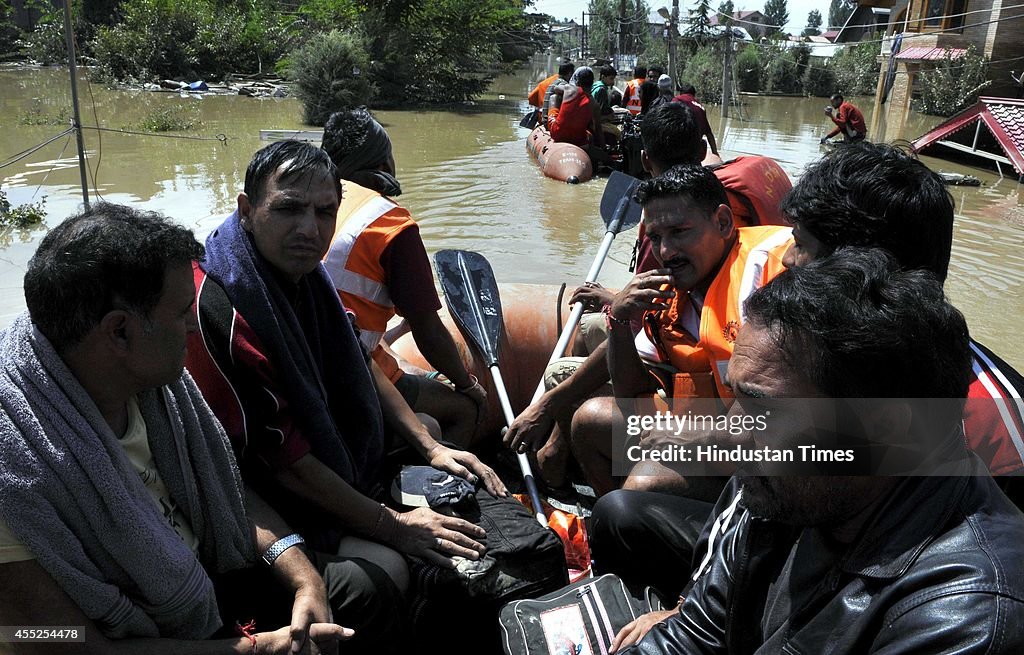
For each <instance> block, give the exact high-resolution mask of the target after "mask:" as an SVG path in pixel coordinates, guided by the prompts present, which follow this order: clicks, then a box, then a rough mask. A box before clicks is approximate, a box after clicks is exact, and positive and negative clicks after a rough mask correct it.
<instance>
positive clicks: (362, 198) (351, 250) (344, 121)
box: [322, 107, 487, 446]
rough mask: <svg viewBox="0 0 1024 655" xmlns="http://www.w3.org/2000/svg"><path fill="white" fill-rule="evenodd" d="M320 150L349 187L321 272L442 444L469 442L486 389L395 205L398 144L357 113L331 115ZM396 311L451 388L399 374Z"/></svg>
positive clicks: (414, 228)
mask: <svg viewBox="0 0 1024 655" xmlns="http://www.w3.org/2000/svg"><path fill="white" fill-rule="evenodd" d="M322 147H323V149H324V150H325V151H326V152H327V154H328V155H330V157H331V160H332V161H333V162H334V164H335V166H337V167H338V174H339V176H340V177H341V179H342V184H343V185H344V194H343V195H342V199H341V205H340V207H339V208H338V225H337V228H336V229H335V233H334V238H333V240H332V241H331V247H330V249H329V250H328V251H327V255H326V256H325V257H324V266H326V268H327V272H328V273H329V274H330V276H331V279H332V280H333V281H334V286H335V287H336V288H337V289H338V293H339V294H340V295H341V301H342V304H344V305H345V307H346V308H348V309H350V310H352V311H354V312H355V322H356V326H358V327H359V331H360V334H359V339H360V341H361V342H362V344H363V346H364V347H365V348H366V349H367V350H368V351H369V352H370V353H371V356H372V357H373V359H374V361H375V362H377V364H378V365H379V366H380V367H381V370H383V371H384V373H385V374H386V375H387V376H388V378H389V379H390V380H391V382H392V383H394V385H395V387H396V388H397V389H398V391H399V392H401V394H402V397H403V398H405V400H406V402H407V403H408V404H409V406H410V407H411V408H412V409H413V410H414V411H416V412H422V413H424V414H428V415H430V416H432V417H433V418H435V419H436V420H437V421H438V423H440V425H441V430H442V434H443V435H444V437H445V439H447V440H449V441H451V442H453V443H455V444H458V445H460V446H470V445H471V444H472V442H473V439H474V437H475V436H476V435H475V432H476V426H477V424H478V421H479V419H481V418H483V416H484V408H485V407H486V403H487V393H486V392H485V391H484V389H483V387H481V386H480V384H479V383H478V382H477V381H476V378H474V377H473V376H472V375H470V374H469V372H468V371H466V368H465V366H463V363H462V360H461V359H460V358H459V353H458V351H457V350H456V348H455V342H454V341H453V340H452V337H451V334H450V333H449V332H448V330H446V329H445V327H444V325H443V324H442V323H441V319H440V317H439V316H438V315H437V311H438V310H439V309H441V301H440V300H439V299H438V296H437V291H436V290H435V288H434V276H433V272H432V271H431V269H430V261H429V260H428V259H427V252H426V249H425V248H424V246H423V240H422V239H421V238H420V230H419V226H418V225H416V222H415V221H414V220H413V219H412V217H411V216H410V215H409V212H408V211H406V210H405V208H403V207H401V206H399V205H398V204H397V203H396V202H395V201H394V200H392V198H393V197H395V196H397V195H399V194H401V193H402V187H401V185H400V184H399V183H398V180H396V179H395V158H394V155H393V154H392V148H391V139H390V138H389V137H388V134H387V132H386V131H385V130H384V128H383V127H382V126H381V124H380V123H378V122H377V121H376V120H375V119H374V118H373V116H371V115H370V112H369V111H367V110H366V108H365V107H360V108H358V109H354V110H350V111H344V112H336V113H334V114H332V115H331V117H330V119H328V121H327V125H326V126H325V127H324V138H323V145H322ZM396 314H398V315H400V316H402V318H404V319H405V322H406V323H407V324H408V326H409V327H410V328H411V330H412V336H413V339H414V340H415V341H416V346H417V347H418V348H419V350H420V352H421V353H422V354H423V356H424V357H425V358H426V360H427V361H428V362H429V363H430V364H431V366H433V367H434V368H435V369H436V370H437V371H439V372H440V373H441V374H443V375H444V376H445V377H446V378H447V379H448V380H449V381H450V383H451V385H454V389H453V388H452V386H449V385H447V384H444V383H442V382H439V381H438V380H437V379H432V378H429V377H427V375H426V372H425V371H424V372H423V373H424V374H423V375H419V374H416V373H404V372H403V371H402V368H401V367H399V363H398V361H397V360H396V358H395V356H394V355H393V353H392V352H391V350H390V348H388V346H387V344H386V343H384V341H383V335H384V332H385V330H386V329H387V323H388V321H389V320H391V318H392V317H394V316H395V315H396Z"/></svg>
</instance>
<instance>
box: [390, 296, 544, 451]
mask: <svg viewBox="0 0 1024 655" xmlns="http://www.w3.org/2000/svg"><path fill="white" fill-rule="evenodd" d="M498 289H499V293H500V294H501V307H502V317H503V318H504V323H505V329H504V331H503V335H502V338H501V344H500V346H499V348H498V363H499V366H500V367H501V374H502V377H503V378H504V381H505V387H506V390H507V391H508V397H509V402H510V404H511V405H512V410H513V411H514V412H515V413H516V415H518V414H519V412H521V411H522V410H523V409H525V408H526V406H527V405H529V404H530V400H531V399H532V398H533V391H534V389H535V388H536V386H537V381H538V380H540V379H541V376H542V375H543V374H544V369H545V368H546V367H547V363H548V357H549V356H550V354H551V350H552V349H553V348H554V347H555V342H556V341H557V340H558V329H557V325H556V324H557V322H558V316H557V313H556V307H555V303H557V302H558V286H557V285H553V284H551V285H548V284H499V285H498ZM439 314H440V316H441V320H442V321H443V322H444V326H445V328H447V329H448V332H449V333H450V334H451V335H452V338H453V339H454V340H455V347H456V348H457V349H458V351H459V357H460V358H461V359H462V363H463V364H464V365H465V366H466V370H468V371H469V372H470V373H472V374H473V375H475V376H476V377H477V378H478V379H479V380H480V384H482V385H484V388H486V389H487V405H488V407H487V418H486V420H485V421H484V423H483V425H482V426H481V429H482V430H483V432H481V434H487V435H496V434H498V432H499V431H500V430H501V428H502V427H503V426H504V425H505V418H504V416H503V415H502V411H501V406H500V405H499V404H498V394H497V393H496V392H495V390H494V383H493V382H492V381H491V376H490V375H489V373H488V367H487V362H485V361H484V360H483V359H481V358H480V356H479V355H477V354H475V353H476V351H475V350H474V349H473V348H471V347H470V346H469V345H468V344H467V343H466V340H465V339H464V338H463V337H462V333H461V332H460V331H459V328H458V327H456V325H455V322H454V321H453V320H452V317H451V316H450V315H449V313H448V308H447V307H444V308H443V309H441V311H440V312H439ZM391 349H392V350H394V351H395V353H396V354H398V355H399V356H400V357H401V358H402V359H404V360H406V361H407V362H409V363H410V364H413V365H414V366H418V367H420V368H424V369H427V370H428V371H429V370H431V366H430V364H428V363H427V361H426V360H425V359H424V358H423V355H421V354H420V351H419V349H418V348H416V343H415V342H414V341H413V339H412V334H405V335H403V336H402V337H400V338H398V339H396V340H395V342H394V343H392V344H391Z"/></svg>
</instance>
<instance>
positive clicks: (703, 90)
mask: <svg viewBox="0 0 1024 655" xmlns="http://www.w3.org/2000/svg"><path fill="white" fill-rule="evenodd" d="M680 79H682V80H686V81H687V82H689V83H690V84H692V85H693V86H694V87H695V88H697V89H698V90H699V91H700V98H701V102H702V103H705V104H706V103H715V104H717V103H718V102H720V100H721V98H722V55H721V53H720V52H718V51H717V50H716V49H715V48H713V47H712V46H704V47H702V48H698V49H697V50H696V51H695V52H694V53H693V54H692V55H691V56H690V58H689V59H687V60H686V67H685V68H684V69H683V74H682V76H681V77H680Z"/></svg>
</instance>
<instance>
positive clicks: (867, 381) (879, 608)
mask: <svg viewBox="0 0 1024 655" xmlns="http://www.w3.org/2000/svg"><path fill="white" fill-rule="evenodd" d="M745 309H746V312H747V322H746V323H745V324H744V326H743V327H742V328H741V330H740V333H739V337H738V340H737V342H736V346H735V350H734V353H733V356H732V359H731V360H730V363H729V371H728V377H729V380H730V383H731V384H732V386H733V390H734V391H735V392H736V396H737V404H738V405H742V406H743V410H742V411H745V412H747V413H753V412H752V411H751V408H752V407H756V406H757V405H758V404H759V403H763V402H765V399H788V398H815V397H819V398H847V399H850V398H868V397H870V398H874V399H876V400H875V401H873V405H872V406H873V410H872V412H871V413H864V414H862V415H859V418H861V419H862V420H863V421H864V427H863V430H862V434H864V435H868V436H871V437H874V438H881V435H883V434H884V435H886V437H887V438H888V439H898V440H900V441H901V442H902V443H918V444H921V445H923V444H925V443H927V444H928V446H927V447H928V449H929V450H928V452H930V453H932V454H934V455H935V457H936V458H938V459H941V460H942V462H943V465H944V466H945V468H943V469H941V470H942V473H943V476H938V475H932V476H928V475H917V476H890V477H882V476H878V475H875V476H872V477H869V476H845V477H840V476H831V477H830V476H819V477H795V476H792V475H789V476H768V475H766V474H767V473H770V472H772V471H771V469H770V468H769V466H768V465H764V464H753V465H747V466H749V467H750V468H749V469H748V473H749V475H746V476H742V477H734V478H733V479H732V480H731V481H730V483H729V485H728V487H727V488H726V490H725V492H724V493H723V494H722V496H721V497H720V499H719V501H718V504H717V505H716V507H715V511H714V513H713V515H714V516H715V518H714V520H713V521H712V522H710V523H709V524H708V526H707V527H706V529H705V531H704V534H703V535H702V538H701V542H700V543H698V547H697V553H698V558H697V561H698V567H697V570H696V572H695V573H694V575H693V578H692V580H691V583H690V585H689V588H688V590H687V591H686V592H684V597H685V599H684V600H683V601H682V604H681V607H680V609H679V611H678V613H675V614H673V615H671V616H669V617H667V618H665V619H664V620H663V621H662V622H661V623H660V624H658V625H656V626H654V627H653V629H651V630H650V632H649V633H647V635H646V636H645V637H644V638H643V639H642V640H641V641H640V642H639V643H638V644H637V645H635V646H633V647H632V648H630V649H628V650H626V651H623V652H628V653H633V654H638V653H730V654H738V653H756V654H765V655H767V654H768V653H858V654H859V653H948V652H956V653H975V652H977V653H982V652H984V653H1020V652H1024V558H1022V554H1024V546H1022V537H1024V516H1022V515H1021V513H1020V512H1019V510H1017V509H1016V508H1015V507H1014V506H1013V505H1012V504H1011V503H1010V501H1009V500H1008V499H1007V498H1006V497H1005V496H1004V495H1003V494H1002V492H1001V491H1000V490H999V489H998V487H997V486H996V484H995V483H994V482H993V480H992V479H991V478H990V477H989V476H988V474H987V472H986V471H985V467H984V465H983V464H982V463H981V462H980V461H979V460H978V459H977V457H976V456H974V455H971V454H968V452H967V451H966V449H965V446H964V437H963V432H962V426H961V418H960V415H961V414H962V409H963V402H962V400H955V399H959V398H963V397H964V395H965V393H966V388H967V384H968V379H969V370H970V369H969V367H970V349H969V345H968V334H967V327H966V324H965V322H964V320H963V317H962V316H961V315H960V313H959V312H958V311H957V310H956V309H955V308H953V307H952V306H951V305H949V304H948V302H946V300H945V298H944V296H943V294H942V289H941V286H940V285H939V283H938V282H936V281H935V279H934V277H933V276H931V275H930V274H929V273H926V272H924V271H900V270H899V267H898V265H897V264H896V262H895V261H894V260H893V259H892V258H891V257H890V256H889V255H887V254H886V253H884V252H883V251H880V250H864V249H850V248H846V249H840V250H838V251H837V252H836V253H834V254H832V255H830V256H828V257H825V258H822V259H819V260H816V261H814V262H812V263H810V264H808V265H807V266H803V267H799V268H794V269H790V270H788V271H786V272H784V273H782V274H781V275H779V276H778V277H777V278H776V279H775V280H774V281H772V282H771V283H769V284H768V285H766V286H765V287H763V288H762V289H760V290H758V291H757V292H755V293H754V294H753V295H752V296H751V297H750V298H749V299H748V301H747V302H746V304H745ZM907 398H929V399H945V400H941V401H940V402H939V403H938V405H936V404H935V403H934V402H932V403H931V404H929V405H928V406H929V408H930V410H929V411H928V412H921V411H920V407H921V405H920V404H918V403H912V402H909V401H906V400H905V399H907ZM936 408H937V409H936ZM772 420H773V421H776V420H782V421H785V420H786V417H785V416H776V415H774V414H773V419H772ZM782 427H783V429H772V430H769V431H766V432H764V433H755V434H754V435H753V441H754V443H755V445H756V446H758V447H762V446H769V445H770V446H772V447H779V446H780V445H782V444H784V443H786V442H788V441H789V440H790V435H793V434H800V428H801V427H802V428H804V429H805V431H804V432H803V433H802V434H803V435H804V436H805V437H810V438H815V437H816V435H815V434H814V431H813V428H812V429H811V430H810V431H807V430H806V428H807V426H806V425H804V426H799V425H796V424H793V423H789V424H786V423H783V424H782ZM786 428H796V429H786ZM701 553H706V554H705V555H704V556H703V559H701V558H700V557H701V556H700V554H701ZM618 641H621V640H618ZM627 643H628V641H627ZM613 645H614V646H618V645H620V644H613Z"/></svg>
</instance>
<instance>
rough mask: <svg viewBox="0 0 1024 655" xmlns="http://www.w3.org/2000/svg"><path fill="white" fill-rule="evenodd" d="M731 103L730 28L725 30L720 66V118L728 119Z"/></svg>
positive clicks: (727, 27)
mask: <svg viewBox="0 0 1024 655" xmlns="http://www.w3.org/2000/svg"><path fill="white" fill-rule="evenodd" d="M730 102H732V27H731V26H728V25H727V26H726V28H725V56H724V63H723V65H722V118H723V119H726V118H729V104H730Z"/></svg>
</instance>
